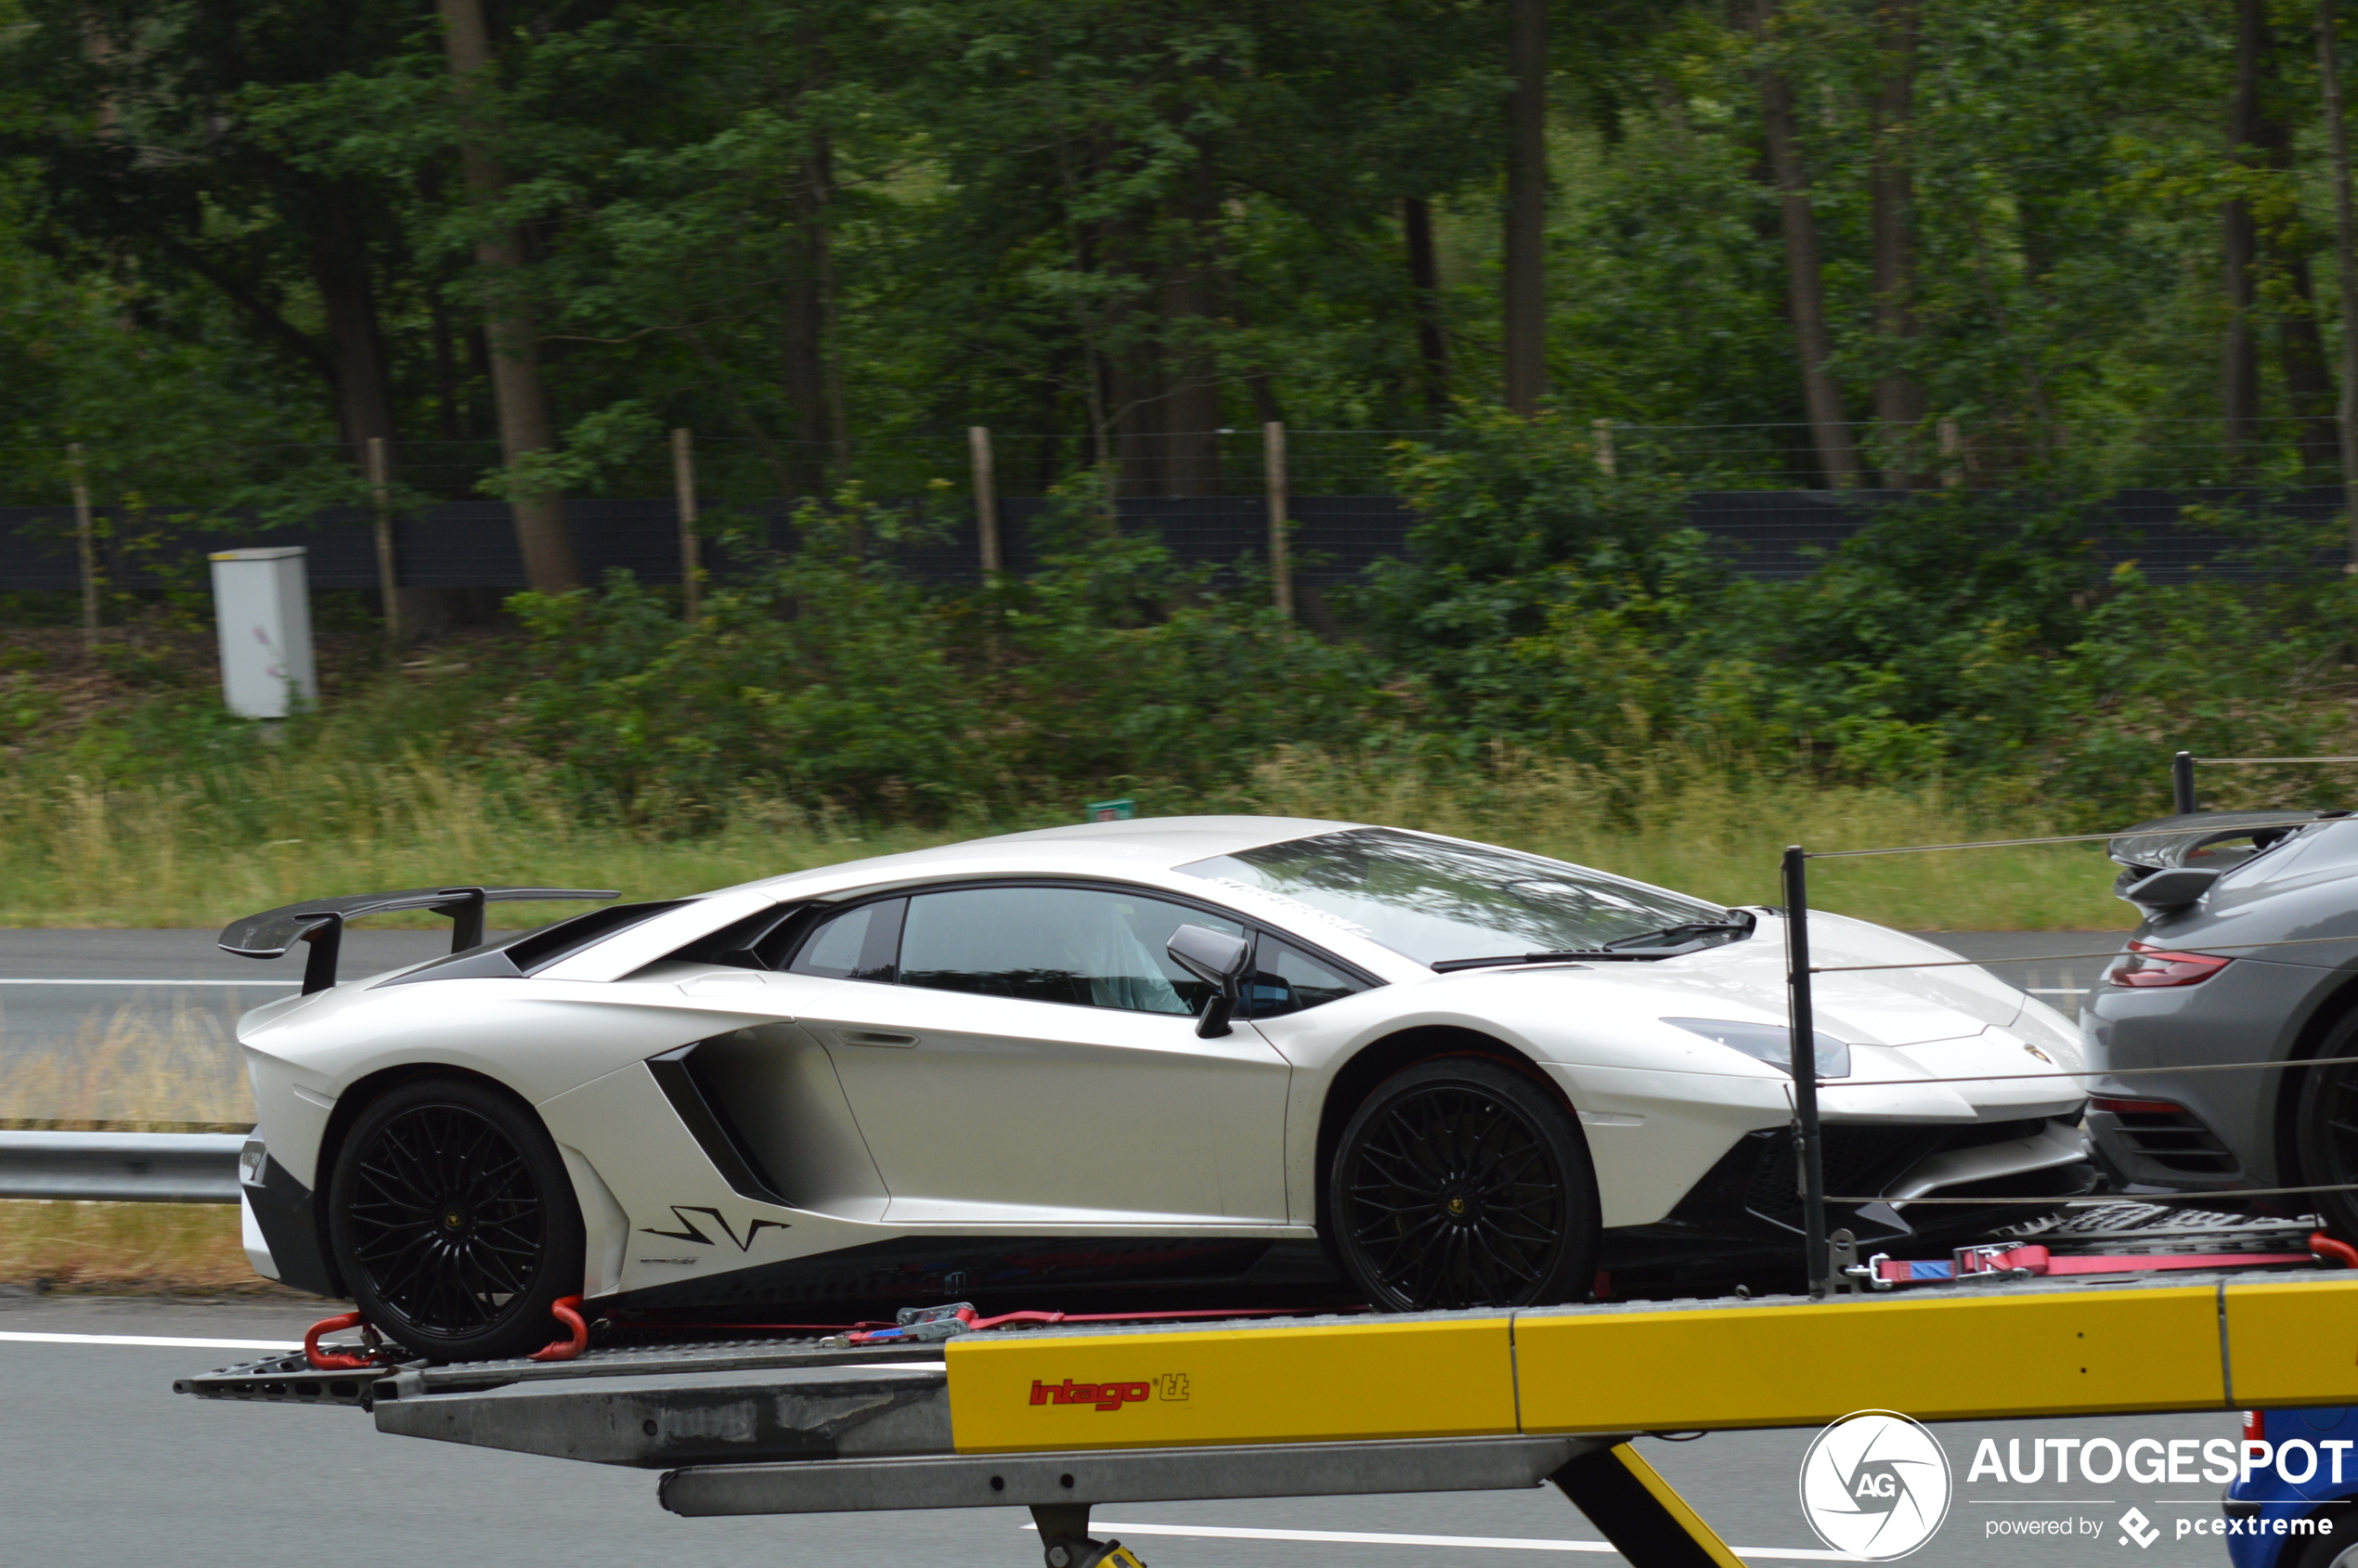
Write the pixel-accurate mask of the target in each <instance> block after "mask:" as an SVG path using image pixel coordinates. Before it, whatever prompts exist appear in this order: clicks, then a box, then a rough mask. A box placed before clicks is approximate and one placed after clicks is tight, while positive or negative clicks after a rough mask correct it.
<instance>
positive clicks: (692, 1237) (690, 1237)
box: [639, 1203, 789, 1252]
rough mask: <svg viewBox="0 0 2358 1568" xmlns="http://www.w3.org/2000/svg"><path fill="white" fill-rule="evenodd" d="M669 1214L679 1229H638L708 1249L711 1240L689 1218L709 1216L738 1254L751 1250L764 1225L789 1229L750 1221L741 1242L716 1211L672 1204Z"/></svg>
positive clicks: (781, 1222) (782, 1224)
mask: <svg viewBox="0 0 2358 1568" xmlns="http://www.w3.org/2000/svg"><path fill="white" fill-rule="evenodd" d="M671 1212H672V1213H673V1214H675V1215H676V1216H678V1218H679V1221H680V1229H678V1230H657V1229H655V1228H654V1226H653V1225H641V1226H640V1227H639V1228H640V1229H641V1231H642V1232H644V1233H645V1234H647V1235H649V1236H660V1237H662V1238H664V1239H665V1240H667V1241H693V1242H694V1243H696V1244H697V1245H698V1246H700V1247H710V1246H712V1245H714V1242H713V1239H712V1238H711V1237H709V1236H706V1234H705V1233H704V1228H703V1227H702V1226H701V1225H698V1224H697V1223H696V1222H695V1221H694V1220H693V1219H690V1218H689V1216H690V1215H691V1214H707V1215H710V1216H711V1218H712V1223H713V1224H714V1225H719V1227H720V1234H721V1235H723V1236H725V1237H727V1238H729V1239H730V1240H732V1241H734V1242H736V1245H737V1251H740V1252H744V1251H750V1250H751V1249H752V1247H753V1238H755V1237H757V1236H759V1235H760V1234H761V1227H762V1226H764V1225H768V1226H769V1227H770V1228H771V1230H785V1229H787V1228H789V1227H788V1225H787V1224H786V1222H785V1221H784V1220H752V1221H749V1222H747V1223H746V1225H745V1238H744V1239H743V1240H738V1238H737V1232H736V1230H735V1228H734V1227H733V1226H732V1225H730V1224H729V1222H728V1221H727V1220H725V1219H722V1218H721V1217H720V1211H719V1210H718V1209H706V1208H702V1207H699V1206H693V1205H691V1206H686V1207H683V1206H681V1205H680V1204H677V1203H674V1204H672V1205H671Z"/></svg>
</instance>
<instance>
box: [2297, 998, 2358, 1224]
mask: <svg viewBox="0 0 2358 1568" xmlns="http://www.w3.org/2000/svg"><path fill="white" fill-rule="evenodd" d="M2317 1054H2318V1055H2319V1056H2358V1015H2352V1017H2349V1018H2347V1019H2345V1020H2343V1022H2342V1023H2341V1024H2340V1025H2339V1027H2338V1028H2336V1029H2335V1030H2333V1032H2332V1033H2331V1034H2329V1035H2328V1036H2326V1041H2325V1043H2324V1044H2323V1045H2322V1046H2321V1047H2320V1048H2319V1050H2318V1053H2317ZM2297 1076H2298V1079H2299V1082H2297V1083H2296V1084H2295V1085H2294V1093H2295V1094H2296V1095H2299V1096H2300V1098H2299V1100H2298V1102H2297V1108H2296V1111H2295V1114H2294V1119H2293V1136H2294V1147H2295V1150H2296V1152H2297V1153H2298V1154H2299V1156H2300V1179H2299V1181H2298V1183H2297V1184H2296V1185H2298V1186H2323V1187H2347V1186H2350V1185H2352V1184H2353V1183H2358V1066H2352V1065H2348V1064H2345V1065H2343V1066H2340V1067H2317V1068H2310V1069H2307V1070H2306V1071H2303V1072H2300V1073H2299V1074H2298V1075H2297ZM2308 1206H2309V1207H2311V1208H2313V1210H2314V1211H2315V1212H2316V1213H2317V1216H2318V1217H2319V1218H2320V1219H2322V1220H2324V1221H2325V1222H2326V1230H2328V1231H2330V1232H2331V1233H2332V1234H2333V1235H2335V1236H2336V1237H2338V1238H2340V1239H2341V1240H2344V1241H2351V1242H2358V1192H2348V1191H2344V1192H2320V1193H2314V1194H2312V1195H2310V1201H2309V1205H2308ZM2295 1207H2296V1211H2297V1210H2298V1208H2299V1207H2300V1204H2299V1200H2298V1199H2296V1200H2295Z"/></svg>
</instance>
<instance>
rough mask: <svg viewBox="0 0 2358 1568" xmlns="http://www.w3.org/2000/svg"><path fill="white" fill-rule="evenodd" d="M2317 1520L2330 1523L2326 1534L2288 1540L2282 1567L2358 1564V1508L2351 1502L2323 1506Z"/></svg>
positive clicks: (2342, 1567) (2347, 1566)
mask: <svg viewBox="0 0 2358 1568" xmlns="http://www.w3.org/2000/svg"><path fill="white" fill-rule="evenodd" d="M2317 1520H2318V1522H2319V1523H2321V1524H2325V1525H2326V1526H2327V1529H2326V1532H2325V1533H2324V1534H2322V1535H2316V1536H2299V1537H2294V1538H2292V1539H2288V1540H2287V1542H2286V1543H2285V1549H2284V1551H2283V1553H2282V1554H2281V1555H2280V1556H2278V1558H2277V1559H2276V1562H2277V1565H2278V1568H2358V1539H2353V1536H2352V1532H2353V1531H2358V1508H2352V1507H2351V1506H2350V1505H2349V1504H2347V1503H2342V1504H2338V1505H2335V1506H2332V1507H2327V1508H2321V1509H2319V1510H2317Z"/></svg>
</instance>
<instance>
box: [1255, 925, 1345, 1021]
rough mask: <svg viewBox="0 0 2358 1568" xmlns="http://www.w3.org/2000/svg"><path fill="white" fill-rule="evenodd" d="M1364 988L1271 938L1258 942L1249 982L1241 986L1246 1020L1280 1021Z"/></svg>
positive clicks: (1266, 937)
mask: <svg viewBox="0 0 2358 1568" xmlns="http://www.w3.org/2000/svg"><path fill="white" fill-rule="evenodd" d="M1365 990H1367V987H1366V986H1365V985H1363V984H1361V983H1360V982H1359V981H1357V980H1355V979H1354V978H1351V977H1350V976H1349V975H1346V974H1344V973H1343V972H1342V971H1341V970H1340V969H1338V968H1336V967H1335V966H1334V965H1331V964H1328V963H1327V962H1325V961H1324V960H1323V959H1317V958H1313V957H1311V956H1310V954H1308V953H1306V952H1302V950H1301V949H1300V948H1298V947H1295V946H1293V945H1292V944H1291V943H1290V942H1281V941H1279V940H1277V939H1276V938H1275V937H1268V936H1264V937H1263V938H1262V939H1261V949H1260V952H1258V953H1257V954H1256V955H1255V959H1254V970H1253V976H1252V978H1251V979H1250V980H1249V981H1247V982H1246V984H1245V1013H1244V1016H1245V1017H1249V1018H1276V1017H1284V1016H1285V1015H1286V1014H1288V1013H1299V1012H1302V1011H1303V1010H1304V1009H1305V1008H1310V1007H1316V1006H1319V1005H1321V1004H1325V1003H1328V1002H1333V1001H1335V1000H1337V999H1338V998H1341V997H1345V996H1350V995H1354V994H1355V993H1356V992H1359V991H1365Z"/></svg>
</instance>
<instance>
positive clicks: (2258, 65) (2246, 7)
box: [2219, 0, 2268, 468]
mask: <svg viewBox="0 0 2358 1568" xmlns="http://www.w3.org/2000/svg"><path fill="white" fill-rule="evenodd" d="M2267 50H2268V14H2267V8H2266V0H2236V4H2235V98H2234V101H2233V103H2232V105H2231V107H2230V109H2229V110H2228V115H2227V157H2228V161H2229V162H2231V163H2234V164H2236V165H2238V166H2247V165H2249V164H2250V163H2252V162H2256V161H2257V149H2258V146H2259V143H2260V139H2261V127H2260V120H2261V107H2260V84H2261V75H2262V73H2263V71H2264V70H2265V66H2264V63H2263V62H2264V60H2265V58H2266V55H2267ZM2219 218H2220V223H2219V227H2220V263H2221V279H2220V280H2221V282H2222V285H2223V286H2224V289H2225V292H2226V295H2227V331H2226V339H2225V342H2224V343H2222V344H2221V362H2220V370H2221V377H2220V383H2221V384H2220V418H2221V422H2222V427H2223V428H2222V432H2221V434H2222V436H2223V437H2224V439H2225V441H2226V447H2227V460H2228V462H2229V464H2230V465H2231V466H2234V467H2237V468H2240V467H2243V466H2244V465H2246V464H2248V463H2249V462H2251V461H2252V460H2254V459H2255V458H2256V457H2257V456H2258V451H2259V441H2260V351H2259V344H2258V343H2257V342H2256V341H2255V334H2254V332H2253V330H2252V329H2253V322H2252V305H2253V304H2254V303H2255V301H2256V299H2257V297H2258V287H2257V285H2258V280H2259V279H2258V273H2259V266H2258V264H2259V259H2260V254H2259V252H2260V240H2259V235H2258V233H2257V231H2256V229H2255V228H2254V226H2253V224H2252V217H2251V204H2250V203H2249V202H2248V201H2245V200H2244V199H2243V198H2242V197H2241V196H2236V197H2235V198H2233V199H2231V200H2229V201H2227V202H2226V203H2225V204H2224V205H2223V206H2222V208H2221V209H2220V214H2219Z"/></svg>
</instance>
